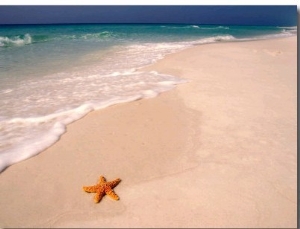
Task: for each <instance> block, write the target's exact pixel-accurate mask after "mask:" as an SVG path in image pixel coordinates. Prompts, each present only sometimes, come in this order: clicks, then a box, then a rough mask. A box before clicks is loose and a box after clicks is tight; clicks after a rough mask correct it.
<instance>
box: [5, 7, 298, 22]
mask: <svg viewBox="0 0 300 229" xmlns="http://www.w3.org/2000/svg"><path fill="white" fill-rule="evenodd" d="M297 13H298V12H297V5H288V6H285V5H277V6H275V5H239V6H237V5H235V6H232V5H222V6H220V5H39V6H37V5H23V6H21V5H0V24H62V23H184V24H218V25H272V26H296V25H297Z"/></svg>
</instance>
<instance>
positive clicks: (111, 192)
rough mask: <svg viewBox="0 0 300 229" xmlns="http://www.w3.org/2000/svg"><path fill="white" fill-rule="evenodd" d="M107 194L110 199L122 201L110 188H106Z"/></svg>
mask: <svg viewBox="0 0 300 229" xmlns="http://www.w3.org/2000/svg"><path fill="white" fill-rule="evenodd" d="M105 193H106V195H108V196H109V197H111V198H112V199H114V200H119V199H120V198H119V196H118V195H117V194H116V193H115V192H114V190H112V189H111V188H110V187H107V188H106V190H105Z"/></svg>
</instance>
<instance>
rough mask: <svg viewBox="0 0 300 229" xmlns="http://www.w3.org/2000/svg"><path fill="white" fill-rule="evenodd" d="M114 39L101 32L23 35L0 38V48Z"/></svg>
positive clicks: (108, 33) (110, 33)
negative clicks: (68, 41)
mask: <svg viewBox="0 0 300 229" xmlns="http://www.w3.org/2000/svg"><path fill="white" fill-rule="evenodd" d="M113 37H116V34H114V33H112V32H109V31H103V32H100V33H87V34H76V35H75V34H70V35H56V36H55V35H52V36H49V35H30V34H29V33H26V34H24V35H16V36H0V47H12V46H14V47H19V46H24V45H29V44H34V43H40V42H49V41H54V40H91V39H93V40H105V39H109V38H113Z"/></svg>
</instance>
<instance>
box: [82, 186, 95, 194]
mask: <svg viewBox="0 0 300 229" xmlns="http://www.w3.org/2000/svg"><path fill="white" fill-rule="evenodd" d="M82 188H83V190H84V191H86V192H96V191H97V186H96V185H94V186H83V187H82Z"/></svg>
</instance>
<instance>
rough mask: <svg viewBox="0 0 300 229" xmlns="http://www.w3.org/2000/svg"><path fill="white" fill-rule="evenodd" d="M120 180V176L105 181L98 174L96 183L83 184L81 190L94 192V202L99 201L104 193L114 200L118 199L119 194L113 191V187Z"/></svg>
mask: <svg viewBox="0 0 300 229" xmlns="http://www.w3.org/2000/svg"><path fill="white" fill-rule="evenodd" d="M120 182H121V179H120V178H118V179H115V180H113V181H109V182H106V179H105V178H104V177H103V176H100V179H99V182H98V184H96V185H93V186H83V190H84V191H86V192H89V193H91V192H94V193H96V195H95V197H94V201H95V203H99V202H100V200H101V199H102V197H103V196H104V195H105V194H106V195H108V196H110V197H111V198H112V199H114V200H119V196H118V195H117V194H116V193H115V192H114V190H113V188H114V187H116V186H117V185H118V184H119V183H120Z"/></svg>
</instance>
